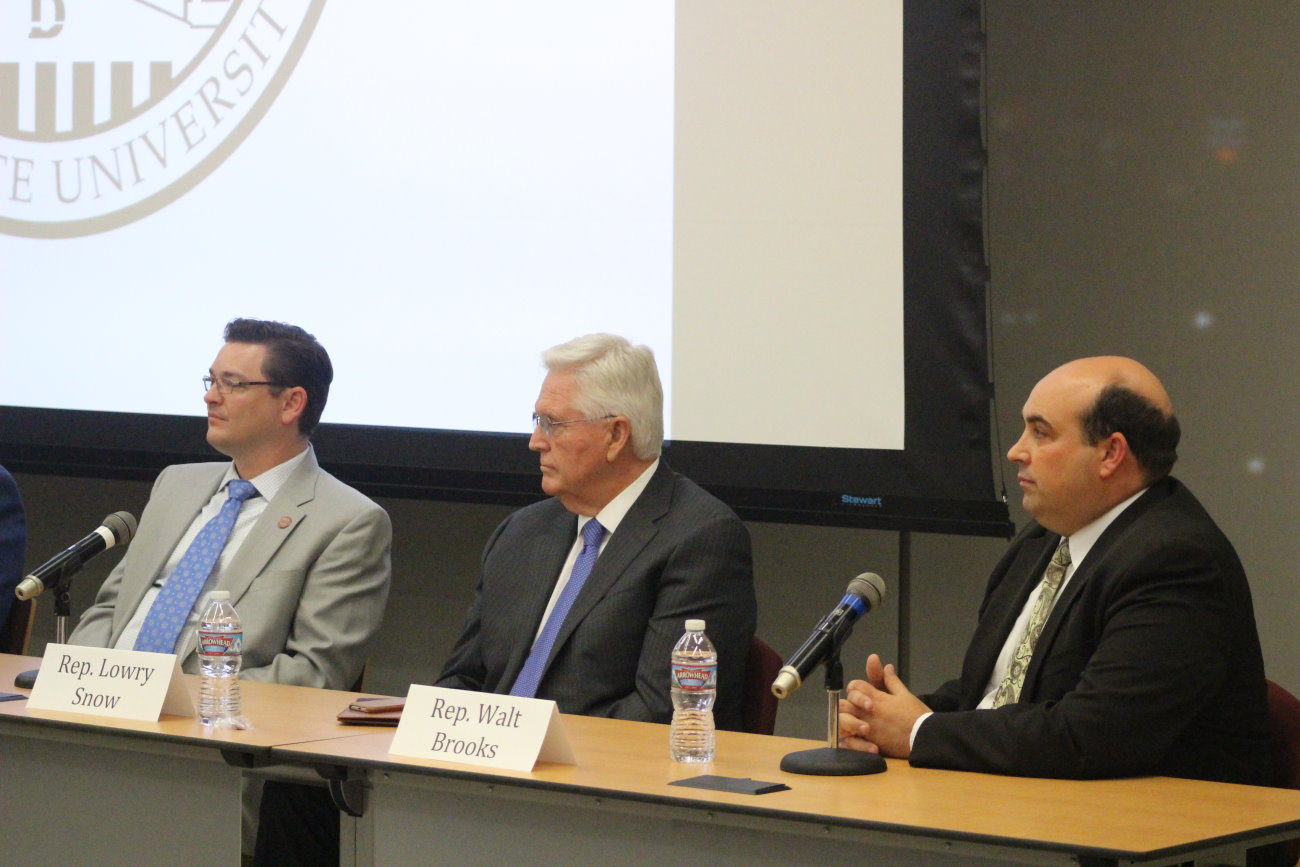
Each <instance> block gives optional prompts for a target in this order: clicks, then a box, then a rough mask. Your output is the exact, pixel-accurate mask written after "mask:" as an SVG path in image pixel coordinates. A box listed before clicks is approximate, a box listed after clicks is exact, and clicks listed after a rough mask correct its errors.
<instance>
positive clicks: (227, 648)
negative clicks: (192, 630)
mask: <svg viewBox="0 0 1300 867" xmlns="http://www.w3.org/2000/svg"><path fill="white" fill-rule="evenodd" d="M243 652H244V633H242V632H205V631H204V630H202V629H200V630H199V653H201V654H204V655H205V656H236V655H239V654H242V653H243Z"/></svg>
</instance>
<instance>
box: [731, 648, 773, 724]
mask: <svg viewBox="0 0 1300 867" xmlns="http://www.w3.org/2000/svg"><path fill="white" fill-rule="evenodd" d="M780 671H781V657H780V656H778V655H777V652H776V651H775V650H773V649H772V648H771V647H770V646H768V644H767V642H765V641H763V639H761V638H759V637H758V636H757V635H756V636H754V640H753V641H752V642H751V643H750V645H749V658H748V659H747V660H745V705H744V708H743V709H742V712H741V724H740V727H741V730H742V731H747V732H749V733H750V734H756V735H770V734H772V732H773V731H775V730H776V709H777V705H778V704H779V701H778V700H777V697H776V696H775V695H773V694H772V681H774V680H776V675H777V673H778V672H780Z"/></svg>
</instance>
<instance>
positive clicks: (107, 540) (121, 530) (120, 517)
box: [14, 512, 136, 601]
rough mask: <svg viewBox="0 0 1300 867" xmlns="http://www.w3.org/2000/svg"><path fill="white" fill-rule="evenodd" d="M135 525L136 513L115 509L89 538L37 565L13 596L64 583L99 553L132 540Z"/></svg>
mask: <svg viewBox="0 0 1300 867" xmlns="http://www.w3.org/2000/svg"><path fill="white" fill-rule="evenodd" d="M135 527H136V523H135V516H134V515H132V514H131V513H130V512H114V513H113V514H111V515H109V516H108V517H107V518H105V519H104V521H103V523H102V524H100V525H99V526H98V527H96V528H95V530H94V532H92V533H91V534H90V535H88V536H86V538H84V539H82V540H81V541H80V542H78V543H76V544H75V545H73V546H72V547H71V548H68V549H67V550H65V551H60V552H59V553H58V554H55V555H54V556H53V557H51V558H50V559H49V560H46V561H45V562H44V563H42V564H41V565H40V566H38V567H36V570H35V571H34V572H32V573H31V574H30V575H28V576H27V577H26V578H24V579H23V580H22V582H21V583H20V584H19V585H18V587H17V588H15V590H14V595H15V596H17V597H18V598H19V599H22V600H23V601H26V600H28V599H35V598H36V597H37V596H40V595H41V594H42V593H44V592H45V591H46V590H53V589H55V588H56V587H60V586H62V585H63V584H64V583H66V582H67V580H68V579H69V578H71V577H72V576H73V575H75V574H77V572H78V570H80V569H81V567H82V566H84V565H85V564H86V562H87V561H88V560H90V559H91V558H92V557H94V556H95V555H96V554H99V553H100V552H101V551H107V550H108V549H109V548H112V547H113V546H114V545H125V544H126V543H128V542H130V541H131V537H132V536H134V535H135Z"/></svg>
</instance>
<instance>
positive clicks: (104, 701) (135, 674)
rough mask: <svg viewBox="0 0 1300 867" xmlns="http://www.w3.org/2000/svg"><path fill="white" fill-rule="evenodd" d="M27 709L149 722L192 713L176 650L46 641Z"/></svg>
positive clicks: (192, 702) (191, 701) (192, 709)
mask: <svg viewBox="0 0 1300 867" xmlns="http://www.w3.org/2000/svg"><path fill="white" fill-rule="evenodd" d="M27 707H28V708H30V709H32V710H59V711H71V712H72V713H88V714H94V715H95V716H109V717H117V718H119V719H134V720H143V721H146V722H148V721H152V720H157V719H158V718H159V717H160V716H161V715H162V714H164V713H170V714H175V715H176V716H194V701H193V699H191V698H190V693H189V691H188V690H187V689H186V688H185V684H184V682H183V681H182V680H181V667H180V665H179V664H178V663H177V661H176V654H174V653H145V652H144V651H143V650H114V649H112V648H108V647H75V646H73V645H70V644H49V645H46V647H45V656H44V658H43V659H42V660H41V671H40V674H39V675H37V677H36V685H35V686H33V687H32V697H31V698H30V699H29V700H28V702H27Z"/></svg>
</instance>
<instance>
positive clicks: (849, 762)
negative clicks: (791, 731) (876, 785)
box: [781, 747, 889, 777]
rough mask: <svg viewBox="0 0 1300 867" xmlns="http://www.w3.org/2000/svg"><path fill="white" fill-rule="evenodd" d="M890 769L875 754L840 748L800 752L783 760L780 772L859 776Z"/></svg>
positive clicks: (824, 775)
mask: <svg viewBox="0 0 1300 867" xmlns="http://www.w3.org/2000/svg"><path fill="white" fill-rule="evenodd" d="M888 767H889V766H888V765H886V764H885V760H884V759H883V758H881V757H880V756H878V755H876V754H875V753H860V752H858V751H857V750H844V749H840V748H839V747H821V748H819V749H815V750H799V751H798V752H795V753H790V754H788V755H787V756H786V757H785V758H783V759H781V770H783V771H785V772H786V773H788V774H807V775H809V776H815V777H860V776H864V775H866V774H879V773H881V772H883V771H885V770H887V769H888Z"/></svg>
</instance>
